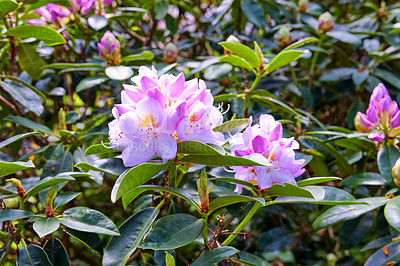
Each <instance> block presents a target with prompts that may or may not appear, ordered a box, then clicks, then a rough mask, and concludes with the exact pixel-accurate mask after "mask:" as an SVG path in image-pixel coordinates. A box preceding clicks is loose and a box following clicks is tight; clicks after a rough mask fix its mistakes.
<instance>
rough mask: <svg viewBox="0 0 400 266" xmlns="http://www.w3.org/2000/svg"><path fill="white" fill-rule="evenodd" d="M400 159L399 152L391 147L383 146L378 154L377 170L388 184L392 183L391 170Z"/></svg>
mask: <svg viewBox="0 0 400 266" xmlns="http://www.w3.org/2000/svg"><path fill="white" fill-rule="evenodd" d="M399 157H400V152H399V151H398V150H397V149H396V148H395V147H394V146H392V145H389V144H385V145H383V146H382V148H381V149H380V150H379V152H378V157H377V161H378V168H379V171H380V172H381V174H382V175H383V177H384V178H385V179H386V181H387V182H388V183H391V182H392V181H393V175H392V168H393V166H394V164H395V163H396V161H397V159H399Z"/></svg>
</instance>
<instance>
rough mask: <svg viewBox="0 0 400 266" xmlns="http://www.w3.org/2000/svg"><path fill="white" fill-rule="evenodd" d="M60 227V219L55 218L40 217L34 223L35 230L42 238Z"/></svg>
mask: <svg viewBox="0 0 400 266" xmlns="http://www.w3.org/2000/svg"><path fill="white" fill-rule="evenodd" d="M59 227H60V221H59V220H58V219H57V218H55V217H52V218H39V219H37V220H36V221H35V222H34V223H33V230H35V232H36V233H37V234H38V235H39V237H40V238H42V237H44V236H46V235H48V234H51V233H53V232H54V231H56V230H57V229H58V228H59Z"/></svg>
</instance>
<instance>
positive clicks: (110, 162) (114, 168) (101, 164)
mask: <svg viewBox="0 0 400 266" xmlns="http://www.w3.org/2000/svg"><path fill="white" fill-rule="evenodd" d="M75 167H79V168H81V170H82V171H83V172H85V173H86V172H88V171H89V170H93V171H101V172H105V173H108V174H110V175H116V176H118V175H120V174H122V173H123V172H124V171H125V170H126V167H125V166H124V164H123V162H122V160H121V159H118V158H107V159H100V160H97V161H95V162H94V163H92V164H88V163H78V164H76V165H75Z"/></svg>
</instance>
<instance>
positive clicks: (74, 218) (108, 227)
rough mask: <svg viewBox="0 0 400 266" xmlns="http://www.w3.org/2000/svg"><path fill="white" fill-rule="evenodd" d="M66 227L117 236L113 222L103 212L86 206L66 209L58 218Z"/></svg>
mask: <svg viewBox="0 0 400 266" xmlns="http://www.w3.org/2000/svg"><path fill="white" fill-rule="evenodd" d="M60 222H61V224H63V225H65V226H66V227H69V228H72V229H75V230H78V231H83V232H90V233H97V234H104V235H112V236H118V235H119V232H118V229H117V227H115V225H114V223H113V222H112V221H111V220H110V219H108V218H107V217H106V216H105V215H104V214H102V213H101V212H98V211H96V210H92V209H89V208H86V207H74V208H71V209H68V210H66V211H65V212H64V213H63V217H62V218H60Z"/></svg>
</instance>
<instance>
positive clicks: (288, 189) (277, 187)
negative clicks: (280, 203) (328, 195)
mask: <svg viewBox="0 0 400 266" xmlns="http://www.w3.org/2000/svg"><path fill="white" fill-rule="evenodd" d="M284 184H285V185H284V186H282V185H281V184H273V185H272V187H270V188H268V189H267V192H266V194H267V195H269V196H289V197H305V198H312V199H313V198H314V196H313V194H312V193H311V192H310V191H308V190H306V189H304V188H300V187H298V186H296V185H292V184H290V183H284Z"/></svg>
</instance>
